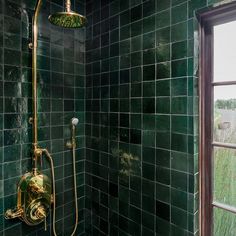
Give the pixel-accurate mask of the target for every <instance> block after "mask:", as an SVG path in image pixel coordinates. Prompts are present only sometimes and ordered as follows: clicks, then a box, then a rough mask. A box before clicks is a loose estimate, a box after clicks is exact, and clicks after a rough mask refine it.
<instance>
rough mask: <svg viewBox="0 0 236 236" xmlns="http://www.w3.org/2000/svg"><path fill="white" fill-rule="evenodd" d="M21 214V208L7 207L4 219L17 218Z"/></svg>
mask: <svg viewBox="0 0 236 236" xmlns="http://www.w3.org/2000/svg"><path fill="white" fill-rule="evenodd" d="M22 214H23V210H22V208H19V209H15V210H12V209H9V210H7V211H6V213H5V219H6V220H8V219H14V218H18V217H21V216H22Z"/></svg>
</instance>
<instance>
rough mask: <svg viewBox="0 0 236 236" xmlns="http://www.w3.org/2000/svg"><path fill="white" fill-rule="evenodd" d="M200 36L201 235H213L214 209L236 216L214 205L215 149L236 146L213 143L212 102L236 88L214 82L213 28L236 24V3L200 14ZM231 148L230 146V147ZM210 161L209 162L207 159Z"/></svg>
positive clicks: (235, 146) (219, 205)
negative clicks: (220, 88) (219, 90)
mask: <svg viewBox="0 0 236 236" xmlns="http://www.w3.org/2000/svg"><path fill="white" fill-rule="evenodd" d="M197 17H198V20H199V32H200V63H199V65H200V84H199V96H200V103H199V104H200V135H199V136H200V137H199V138H200V142H199V144H200V145H199V175H200V177H199V178H200V179H199V183H200V184H199V192H200V206H199V222H200V235H201V236H211V235H212V234H213V231H212V229H213V227H212V226H213V207H214V206H217V207H218V208H221V209H224V210H227V211H230V212H233V213H235V210H236V208H233V207H232V208H231V207H229V208H228V209H227V206H224V204H218V203H213V196H212V149H213V147H214V146H215V147H216V146H218V147H219V146H222V147H228V148H233V149H236V145H232V144H221V143H213V139H212V117H213V111H212V107H213V106H212V100H213V91H212V90H213V87H214V86H217V85H231V84H236V81H233V82H232V81H229V82H227V81H226V82H217V83H216V82H215V83H214V82H213V32H212V31H213V26H214V25H217V24H223V23H226V22H230V21H233V20H236V2H231V3H228V4H224V5H221V6H218V7H215V8H213V9H211V10H208V11H204V12H198V13H197ZM227 145H228V146H227ZM207 157H208V158H207Z"/></svg>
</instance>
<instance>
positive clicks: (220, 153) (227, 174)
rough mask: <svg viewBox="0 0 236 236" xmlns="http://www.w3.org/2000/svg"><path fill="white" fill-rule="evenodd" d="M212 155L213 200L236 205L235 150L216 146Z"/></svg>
mask: <svg viewBox="0 0 236 236" xmlns="http://www.w3.org/2000/svg"><path fill="white" fill-rule="evenodd" d="M213 155H214V161H213V162H214V189H213V191H214V195H213V196H214V201H217V202H219V203H224V204H227V205H230V206H234V207H236V150H234V149H229V148H218V147H217V148H214V152H213ZM235 235H236V234H235Z"/></svg>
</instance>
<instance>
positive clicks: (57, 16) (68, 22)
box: [48, 0, 87, 28]
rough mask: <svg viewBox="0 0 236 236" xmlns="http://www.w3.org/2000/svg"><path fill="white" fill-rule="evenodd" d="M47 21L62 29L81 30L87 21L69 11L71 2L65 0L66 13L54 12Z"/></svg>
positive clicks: (83, 17)
mask: <svg viewBox="0 0 236 236" xmlns="http://www.w3.org/2000/svg"><path fill="white" fill-rule="evenodd" d="M48 19H49V21H50V22H51V23H52V24H54V25H57V26H61V27H64V28H81V27H83V26H85V24H86V22H87V20H86V17H85V16H82V15H80V14H79V13H76V12H73V11H71V2H70V0H66V11H65V12H56V13H54V14H52V15H50V16H49V17H48Z"/></svg>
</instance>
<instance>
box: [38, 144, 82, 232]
mask: <svg viewBox="0 0 236 236" xmlns="http://www.w3.org/2000/svg"><path fill="white" fill-rule="evenodd" d="M42 151H43V153H45V154H46V156H47V157H48V159H49V162H50V166H51V175H52V191H53V194H52V195H53V213H52V214H53V216H52V228H53V234H54V236H57V233H56V191H55V190H56V186H55V173H54V164H53V159H52V156H51V155H50V153H49V152H48V150H47V149H42ZM72 158H73V177H74V197H75V226H74V229H73V232H72V234H71V236H74V235H75V232H76V229H77V225H78V202H77V184H76V168H75V146H72Z"/></svg>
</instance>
